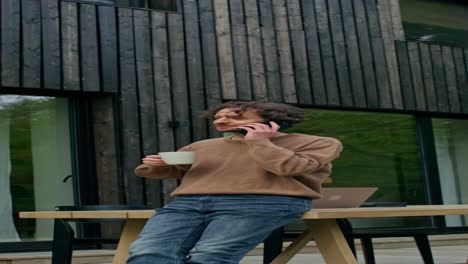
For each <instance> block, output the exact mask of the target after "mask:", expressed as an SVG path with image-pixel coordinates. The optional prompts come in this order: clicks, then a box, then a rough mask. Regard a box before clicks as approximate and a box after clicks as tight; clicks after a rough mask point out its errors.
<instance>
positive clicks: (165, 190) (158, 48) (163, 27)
mask: <svg viewBox="0 0 468 264" xmlns="http://www.w3.org/2000/svg"><path fill="white" fill-rule="evenodd" d="M151 37H152V42H153V46H152V58H153V71H154V74H153V79H154V91H155V92H154V93H155V96H156V100H155V103H156V116H157V125H158V139H159V142H158V143H159V151H173V150H174V149H175V148H174V146H175V141H174V130H173V129H172V128H171V127H169V126H168V124H169V122H170V121H172V120H173V115H172V98H171V83H170V73H169V72H170V69H169V43H168V38H167V17H166V13H162V12H154V11H153V12H151ZM160 182H161V183H162V188H161V192H162V198H163V200H164V202H168V201H169V200H170V195H169V193H170V192H171V191H172V190H174V189H175V188H176V187H177V181H176V180H174V179H168V180H162V181H160Z"/></svg>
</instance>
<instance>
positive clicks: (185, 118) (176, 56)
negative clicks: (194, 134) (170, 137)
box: [168, 14, 192, 148]
mask: <svg viewBox="0 0 468 264" xmlns="http://www.w3.org/2000/svg"><path fill="white" fill-rule="evenodd" d="M168 33H169V53H170V55H169V58H170V64H169V65H170V67H171V68H170V72H171V88H172V89H171V90H172V101H173V102H174V104H173V105H172V107H173V114H174V116H173V117H174V120H173V121H178V122H180V126H179V127H177V128H175V144H176V147H177V148H181V147H183V146H185V145H188V144H189V143H190V142H191V140H192V139H191V135H190V126H191V120H190V109H189V96H188V93H189V91H188V87H187V85H188V84H187V72H186V67H185V61H186V54H185V43H184V24H183V21H182V15H180V14H168Z"/></svg>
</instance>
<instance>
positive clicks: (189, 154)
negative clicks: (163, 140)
mask: <svg viewBox="0 0 468 264" xmlns="http://www.w3.org/2000/svg"><path fill="white" fill-rule="evenodd" d="M158 154H159V155H160V156H161V159H162V160H163V161H164V162H166V163H167V164H192V163H194V162H195V159H196V155H195V151H177V152H159V153H158Z"/></svg>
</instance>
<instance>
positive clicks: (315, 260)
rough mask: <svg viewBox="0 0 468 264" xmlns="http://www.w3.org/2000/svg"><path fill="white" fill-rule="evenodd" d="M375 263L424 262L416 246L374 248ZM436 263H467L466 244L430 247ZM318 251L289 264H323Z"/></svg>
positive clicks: (257, 260) (248, 262) (255, 261)
mask: <svg viewBox="0 0 468 264" xmlns="http://www.w3.org/2000/svg"><path fill="white" fill-rule="evenodd" d="M374 253H375V260H376V263H377V264H424V262H423V261H422V259H421V256H420V255H419V251H418V249H417V248H398V249H376V250H375V252H374ZM432 253H433V256H434V262H435V263H436V264H468V245H457V246H437V247H432ZM358 262H359V263H365V262H364V258H363V255H362V252H359V251H358ZM262 263H263V258H262V257H261V256H247V257H245V258H244V259H243V260H242V261H241V263H240V264H262ZM324 263H325V261H324V260H323V258H322V256H321V255H320V253H304V254H298V255H296V256H295V257H294V258H293V259H292V260H291V261H290V262H289V264H324Z"/></svg>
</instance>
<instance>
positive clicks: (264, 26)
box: [258, 0, 282, 102]
mask: <svg viewBox="0 0 468 264" xmlns="http://www.w3.org/2000/svg"><path fill="white" fill-rule="evenodd" d="M258 1H259V11H260V25H261V34H262V42H263V57H264V59H265V73H266V81H267V92H268V99H269V100H270V101H275V102H281V101H282V92H281V78H280V74H279V62H278V55H277V53H276V50H277V45H276V36H275V30H274V22H273V9H272V6H271V0H258Z"/></svg>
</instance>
